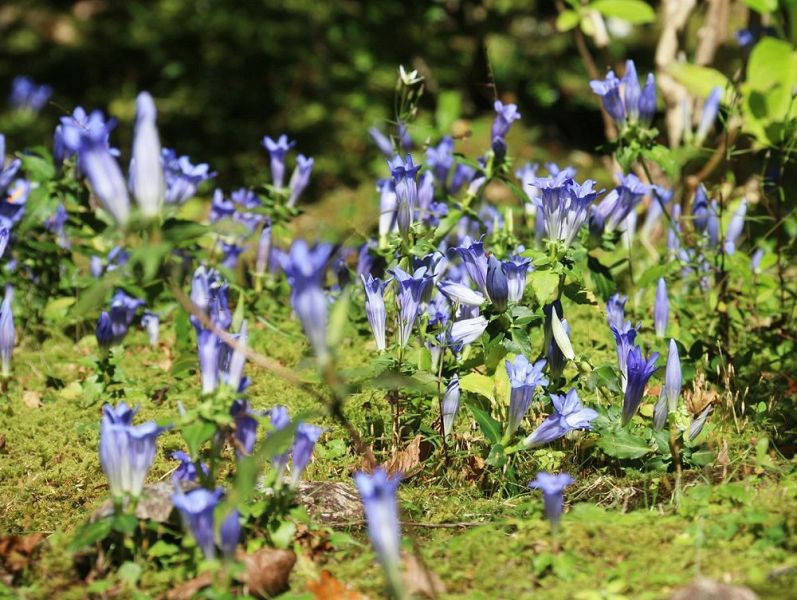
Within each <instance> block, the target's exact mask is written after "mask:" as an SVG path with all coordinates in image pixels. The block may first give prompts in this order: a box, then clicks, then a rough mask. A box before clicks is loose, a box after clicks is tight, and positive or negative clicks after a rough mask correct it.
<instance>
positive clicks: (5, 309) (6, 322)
mask: <svg viewBox="0 0 797 600" xmlns="http://www.w3.org/2000/svg"><path fill="white" fill-rule="evenodd" d="M9 290H10V288H6V294H5V298H3V302H2V304H0V364H1V365H2V375H3V377H8V376H9V375H11V355H12V354H13V353H14V339H15V337H14V315H13V313H12V311H11V299H12V296H13V294H12V293H10V292H9Z"/></svg>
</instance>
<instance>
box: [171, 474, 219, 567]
mask: <svg viewBox="0 0 797 600" xmlns="http://www.w3.org/2000/svg"><path fill="white" fill-rule="evenodd" d="M223 494H224V492H223V491H222V490H221V489H220V488H219V489H217V490H213V491H211V490H206V489H205V488H195V489H193V490H191V491H189V492H187V493H185V494H183V493H182V492H177V493H176V494H174V495H173V496H172V504H174V507H175V508H176V509H177V510H179V511H180V514H181V515H182V517H183V522H184V523H185V524H186V526H187V527H188V529H189V530H190V531H191V533H192V534H193V536H194V539H195V540H196V543H197V546H199V548H200V549H201V550H202V553H203V554H204V555H205V558H208V559H214V558H216V545H215V543H214V533H213V513H214V512H215V510H216V507H217V506H218V504H219V500H220V499H221V497H222V495H223Z"/></svg>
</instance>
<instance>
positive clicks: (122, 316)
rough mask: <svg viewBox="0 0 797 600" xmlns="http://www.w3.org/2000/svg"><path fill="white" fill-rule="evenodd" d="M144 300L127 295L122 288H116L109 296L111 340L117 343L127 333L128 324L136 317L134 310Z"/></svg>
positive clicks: (140, 305) (142, 303)
mask: <svg viewBox="0 0 797 600" xmlns="http://www.w3.org/2000/svg"><path fill="white" fill-rule="evenodd" d="M145 304H146V302H144V301H143V300H139V299H138V298H133V297H132V296H129V295H127V294H126V293H125V292H123V291H122V290H117V291H116V293H115V294H114V295H113V298H111V310H110V311H109V315H110V317H111V331H112V333H113V342H114V343H115V344H118V343H119V342H121V341H122V340H123V339H124V337H125V336H126V335H127V332H128V330H129V329H130V325H132V324H133V321H134V320H135V318H136V312H137V311H138V309H139V308H141V307H142V306H144V305H145Z"/></svg>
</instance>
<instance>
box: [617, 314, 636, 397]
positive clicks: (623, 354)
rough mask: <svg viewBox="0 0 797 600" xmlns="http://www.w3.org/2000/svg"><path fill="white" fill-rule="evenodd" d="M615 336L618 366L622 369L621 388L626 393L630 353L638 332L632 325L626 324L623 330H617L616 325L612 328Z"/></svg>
mask: <svg viewBox="0 0 797 600" xmlns="http://www.w3.org/2000/svg"><path fill="white" fill-rule="evenodd" d="M610 329H611V330H612V333H613V334H614V341H615V343H616V344H617V366H618V367H619V368H620V387H621V388H622V389H623V392H625V390H626V387H627V385H628V353H629V352H630V350H631V348H632V347H633V346H634V340H635V339H636V336H637V333H639V332H638V330H637V328H636V327H631V324H630V323H628V322H626V323H625V324H624V325H623V327H622V328H619V329H618V328H617V327H615V326H614V325H611V326H610Z"/></svg>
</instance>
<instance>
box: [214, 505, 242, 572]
mask: <svg viewBox="0 0 797 600" xmlns="http://www.w3.org/2000/svg"><path fill="white" fill-rule="evenodd" d="M240 539H241V514H240V513H239V512H238V511H237V510H232V511H231V512H230V513H229V514H228V515H227V517H226V518H225V519H224V520H223V521H222V522H221V527H219V548H221V553H222V555H224V557H225V558H226V559H228V560H230V559H233V558H235V549H236V548H237V547H238V541H239V540H240Z"/></svg>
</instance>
